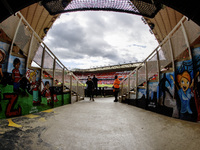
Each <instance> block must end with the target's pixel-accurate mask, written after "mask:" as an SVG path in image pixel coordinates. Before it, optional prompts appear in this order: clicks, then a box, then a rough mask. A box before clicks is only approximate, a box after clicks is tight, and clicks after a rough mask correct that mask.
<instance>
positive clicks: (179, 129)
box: [0, 97, 200, 150]
mask: <svg viewBox="0 0 200 150" xmlns="http://www.w3.org/2000/svg"><path fill="white" fill-rule="evenodd" d="M113 100H114V98H113V97H111V98H96V99H95V102H90V101H89V100H88V99H85V100H84V101H80V102H77V103H74V104H72V105H65V106H62V107H58V108H55V109H52V110H48V111H45V112H40V113H37V114H33V115H27V116H23V117H18V118H12V119H5V120H0V150H3V149H6V150H11V149H12V150H15V149H16V150H18V149H19V150H22V149H26V150H36V149H37V150H40V149H41V150H56V149H58V150H199V149H200V124H198V123H193V122H187V121H182V120H179V119H174V118H170V117H166V116H163V115H159V114H156V113H153V112H150V111H146V110H143V109H140V108H137V107H134V106H130V105H127V104H121V103H113Z"/></svg>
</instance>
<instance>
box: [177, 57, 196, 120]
mask: <svg viewBox="0 0 200 150" xmlns="http://www.w3.org/2000/svg"><path fill="white" fill-rule="evenodd" d="M174 83H175V85H176V90H177V92H176V99H177V108H178V110H179V118H180V119H183V120H188V121H196V119H197V110H196V105H195V99H194V70H193V63H192V60H185V61H180V62H177V63H176V82H174Z"/></svg>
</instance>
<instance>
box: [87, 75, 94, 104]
mask: <svg viewBox="0 0 200 150" xmlns="http://www.w3.org/2000/svg"><path fill="white" fill-rule="evenodd" d="M86 84H87V92H88V95H89V97H90V100H92V101H94V95H93V91H94V83H93V81H92V79H91V78H88V81H87V82H86Z"/></svg>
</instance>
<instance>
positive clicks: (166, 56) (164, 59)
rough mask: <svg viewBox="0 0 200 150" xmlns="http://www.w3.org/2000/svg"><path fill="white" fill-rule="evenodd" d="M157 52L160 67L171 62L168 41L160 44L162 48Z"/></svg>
mask: <svg viewBox="0 0 200 150" xmlns="http://www.w3.org/2000/svg"><path fill="white" fill-rule="evenodd" d="M158 54H159V59H160V60H159V61H160V69H163V68H164V67H166V66H167V65H169V64H170V63H171V62H172V58H171V50H170V46H169V42H166V43H164V44H163V45H162V48H161V49H160V50H159V52H158Z"/></svg>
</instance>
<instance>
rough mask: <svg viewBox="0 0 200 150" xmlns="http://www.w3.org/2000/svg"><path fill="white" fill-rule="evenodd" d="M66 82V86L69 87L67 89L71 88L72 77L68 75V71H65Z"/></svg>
mask: <svg viewBox="0 0 200 150" xmlns="http://www.w3.org/2000/svg"><path fill="white" fill-rule="evenodd" d="M64 76H65V81H64V85H65V86H66V87H67V88H70V75H69V74H68V73H67V71H65V74H64Z"/></svg>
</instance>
